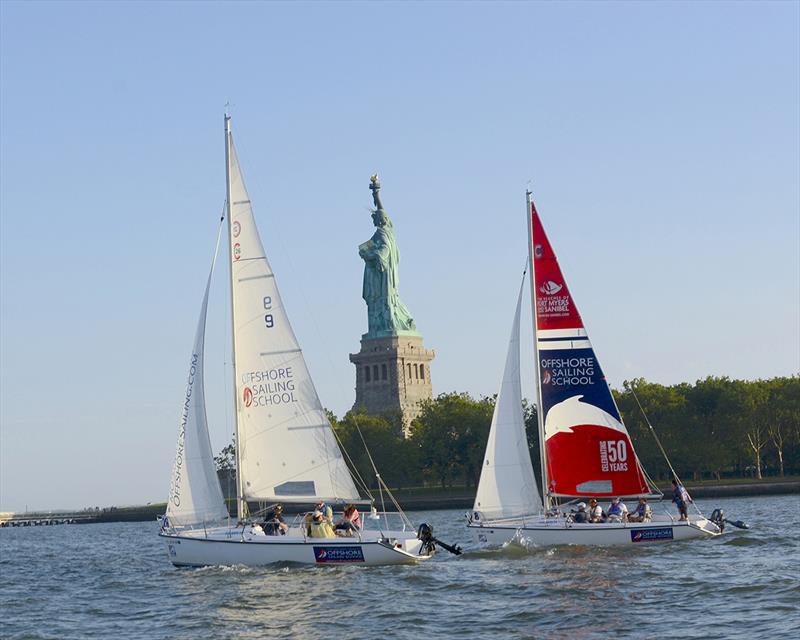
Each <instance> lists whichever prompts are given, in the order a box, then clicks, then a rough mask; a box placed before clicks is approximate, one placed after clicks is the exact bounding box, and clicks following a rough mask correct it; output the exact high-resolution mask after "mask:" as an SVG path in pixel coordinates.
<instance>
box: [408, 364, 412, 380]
mask: <svg viewBox="0 0 800 640" xmlns="http://www.w3.org/2000/svg"><path fill="white" fill-rule="evenodd" d="M408 379H409V380H411V363H410V362H409V363H408Z"/></svg>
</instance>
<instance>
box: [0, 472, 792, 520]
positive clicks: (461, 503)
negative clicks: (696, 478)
mask: <svg viewBox="0 0 800 640" xmlns="http://www.w3.org/2000/svg"><path fill="white" fill-rule="evenodd" d="M685 486H686V489H687V491H689V493H690V494H691V495H692V497H693V498H738V497H747V496H774V495H791V494H800V479H798V478H791V479H786V480H773V479H766V480H760V481H758V480H756V481H741V482H726V481H722V482H719V483H716V482H714V483H711V482H704V483H700V484H691V483H686V484H685ZM659 488H660V489H661V490H662V491H663V492H664V496H665V499H668V496H669V494H670V492H671V486H670V485H666V486H659ZM393 493H394V496H395V498H396V499H397V502H398V503H399V504H400V506H401V507H402V508H403V510H405V511H433V510H437V509H471V508H472V505H473V503H474V500H475V491H474V489H471V488H470V489H466V488H464V487H453V488H451V489H445V490H428V491H425V492H424V493H423V494H422V495H419V490H411V491H409V490H405V491H404V490H400V489H398V490H396V491H394V492H393ZM165 510H166V503H160V504H150V505H146V506H135V507H108V508H106V509H103V510H102V511H38V512H29V513H5V514H2V515H3V519H2V521H0V524H2V526H3V527H7V526H28V525H23V524H22V523H24V522H28V523H29V524H34V523H38V524H55V522H53V521H60V520H65V519H69V520H72V522H71V524H92V523H101V522H145V521H147V520H155V519H156V518H157V517H158V516H161V515H163V514H164V511H165Z"/></svg>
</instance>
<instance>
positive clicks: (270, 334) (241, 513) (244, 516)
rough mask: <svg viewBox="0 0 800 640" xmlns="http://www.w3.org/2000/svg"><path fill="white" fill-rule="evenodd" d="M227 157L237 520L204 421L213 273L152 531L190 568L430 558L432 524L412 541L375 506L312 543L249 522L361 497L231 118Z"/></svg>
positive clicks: (412, 534) (409, 528)
mask: <svg viewBox="0 0 800 640" xmlns="http://www.w3.org/2000/svg"><path fill="white" fill-rule="evenodd" d="M225 159H226V192H227V193H226V195H227V204H226V212H227V216H226V217H227V220H228V224H227V230H228V242H229V248H230V251H229V256H230V284H231V309H232V325H233V331H232V334H233V354H234V366H233V369H234V385H233V386H234V393H235V398H234V402H235V407H236V412H235V415H236V432H235V435H236V438H235V442H236V464H237V469H238V473H237V487H236V495H237V515H238V517H237V521H236V522H234V523H231V522H230V519H229V517H228V512H227V509H226V506H225V502H224V500H223V496H222V491H221V489H220V485H219V481H218V479H217V476H216V472H215V466H214V459H213V455H212V450H211V443H210V438H209V433H208V425H207V420H206V409H205V397H204V385H203V351H204V336H205V323H206V311H207V306H208V295H209V288H210V284H211V275H209V278H208V282H207V284H206V290H205V294H204V296H203V303H202V306H201V311H200V320H199V323H198V327H197V332H196V335H195V341H194V347H193V349H192V356H191V359H190V365H189V376H188V383H187V388H186V395H185V398H184V404H183V409H182V412H181V418H180V424H179V431H178V446H177V451H176V457H175V464H174V467H173V472H172V480H171V485H170V496H169V502H168V505H167V512H166V516H165V517H164V519H163V521H162V527H161V531H160V534H159V535H160V536H161V538H162V539H163V541H164V542H165V544H166V547H167V551H168V554H169V558H170V560H171V561H172V563H173V564H175V565H189V566H198V565H231V564H242V565H249V566H256V565H267V564H271V563H275V562H294V563H302V564H341V563H354V564H363V565H381V564H402V563H413V562H416V561H419V560H422V559H425V558H427V557H429V556H430V555H431V554H432V553H433V544H432V543H431V539H432V534H431V533H430V529H429V528H427V527H425V526H424V525H423V527H424V529H423V527H421V528H420V529H421V530H422V531H423V534H421V535H420V536H419V537H418V535H417V532H416V531H415V530H414V527H413V525H411V523H410V521H409V520H408V519H407V518H406V517H405V515H404V514H402V512H400V513H399V514H398V513H393V514H382V515H381V514H377V513H375V511H374V509H373V510H372V514H371V517H367V518H364V519H363V520H362V522H363V528H362V529H360V530H357V531H355V533H354V534H353V535H352V536H351V537H331V538H311V537H309V531H308V529H307V526H306V521H305V520H304V519H303V517H302V516H298V517H297V518H295V521H294V522H292V523H288V524H289V529H288V531H287V532H286V533H285V535H267V534H266V533H265V531H264V529H263V528H262V527H261V526H259V525H258V523H257V518H251V517H250V514H249V513H248V502H250V503H255V502H258V503H262V504H269V503H272V504H275V503H283V504H287V503H298V504H315V503H317V502H318V501H320V500H322V501H325V502H326V503H328V504H329V505H330V504H339V505H343V504H345V503H352V502H357V501H359V500H360V496H359V493H358V491H357V489H356V486H355V483H354V481H353V478H352V476H351V475H350V471H349V470H348V468H347V465H346V464H345V461H344V458H343V457H342V452H341V450H340V448H339V446H338V444H337V442H336V437H335V434H334V433H333V429H332V427H331V424H330V422H329V421H328V418H327V416H326V415H325V411H324V410H323V407H322V404H321V403H320V400H319V397H318V396H317V391H316V389H315V387H314V383H313V381H312V379H311V376H310V374H309V371H308V367H307V366H306V362H305V359H304V357H303V353H302V350H301V349H300V345H299V344H298V342H297V338H296V337H295V335H294V332H293V330H292V327H291V325H290V323H289V318H288V316H287V314H286V310H285V308H284V306H283V303H282V301H281V296H280V293H279V291H278V287H277V284H276V281H275V274H274V273H273V271H272V268H271V267H270V264H269V261H268V259H267V256H266V254H265V252H264V248H263V246H262V243H261V238H260V236H259V234H258V229H257V228H256V225H255V219H254V217H253V211H252V207H251V204H250V198H249V196H248V194H247V190H246V188H245V184H244V180H243V177H242V172H241V169H240V166H239V162H238V159H237V156H236V151H235V149H234V146H233V139H232V136H231V128H230V117H229V116H228V115H227V114H226V116H225ZM220 231H221V229H220ZM218 246H219V235H218V237H217V247H218ZM215 261H216V252H215V257H214V262H215ZM214 262H212V272H213V268H214ZM361 502H362V503H363V502H364V501H363V500H361ZM391 519H393V520H394V522H391V521H390V520H391ZM426 531H427V532H428V534H427V538H428V539H427V540H425V539H424V538H426V535H425V532H426ZM419 538H423V540H420V539H419Z"/></svg>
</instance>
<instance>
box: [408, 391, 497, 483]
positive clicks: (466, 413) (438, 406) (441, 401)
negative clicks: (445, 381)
mask: <svg viewBox="0 0 800 640" xmlns="http://www.w3.org/2000/svg"><path fill="white" fill-rule="evenodd" d="M493 410H494V399H493V398H483V399H481V400H474V399H472V398H471V397H470V396H469V394H467V393H443V394H441V395H439V396H437V397H436V398H433V399H431V400H425V401H423V402H422V403H421V411H420V414H419V416H418V417H417V418H416V420H415V421H414V423H413V431H412V436H411V441H412V442H413V444H414V445H415V446H416V449H417V451H418V452H419V460H420V462H421V463H422V466H423V468H424V469H425V471H427V472H428V473H429V474H431V475H432V476H433V477H435V478H436V479H437V481H438V482H439V484H440V485H441V486H442V488H444V487H447V486H452V485H453V483H454V482H455V481H458V480H462V481H464V482H465V484H466V485H467V486H476V485H477V483H478V478H479V477H480V469H481V465H482V464H483V456H484V454H485V451H486V440H487V437H488V435H489V426H490V425H491V422H492V412H493Z"/></svg>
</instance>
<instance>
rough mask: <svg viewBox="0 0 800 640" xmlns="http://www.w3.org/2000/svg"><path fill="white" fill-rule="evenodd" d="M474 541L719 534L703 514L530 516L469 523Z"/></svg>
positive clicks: (633, 540)
mask: <svg viewBox="0 0 800 640" xmlns="http://www.w3.org/2000/svg"><path fill="white" fill-rule="evenodd" d="M467 528H468V529H469V530H470V531H471V532H472V536H473V539H474V541H475V543H476V544H478V545H483V546H490V547H494V546H501V545H504V544H506V543H508V542H511V541H512V540H515V541H517V542H519V543H521V544H523V545H529V544H530V545H534V546H553V545H561V544H572V545H589V546H596V545H599V546H605V545H624V544H647V543H653V542H674V541H676V540H688V539H690V538H710V537H713V536H717V535H719V533H720V531H719V529H718V528H717V526H716V525H715V524H714V523H713V522H711V521H710V520H708V519H707V518H704V517H702V516H695V517H692V518H690V520H689V521H680V520H673V519H671V518H669V517H657V518H656V519H654V520H653V521H652V522H642V523H638V522H636V523H635V522H619V523H613V522H603V523H595V524H591V523H588V524H577V523H575V522H569V521H568V520H567V519H566V518H563V517H562V518H544V517H542V516H531V517H530V518H524V519H508V520H495V521H484V522H483V523H482V524H480V525H479V524H476V523H470V524H468V525H467Z"/></svg>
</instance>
